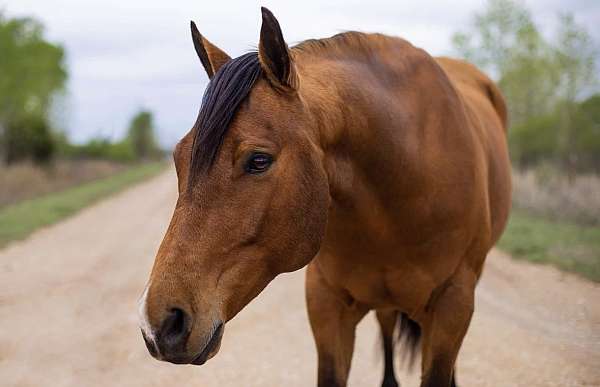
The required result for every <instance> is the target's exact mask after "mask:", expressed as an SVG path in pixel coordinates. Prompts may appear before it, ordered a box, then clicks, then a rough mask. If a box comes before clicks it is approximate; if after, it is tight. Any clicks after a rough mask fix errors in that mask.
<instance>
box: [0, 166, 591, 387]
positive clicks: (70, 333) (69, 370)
mask: <svg viewBox="0 0 600 387" xmlns="http://www.w3.org/2000/svg"><path fill="white" fill-rule="evenodd" d="M174 179H175V178H174V174H173V172H169V173H165V174H163V175H161V176H159V177H157V178H155V179H154V180H152V181H149V182H146V183H143V184H142V185H139V186H137V187H134V188H132V189H130V190H129V191H127V192H124V193H122V194H119V195H118V196H115V197H113V198H111V199H108V200H106V201H103V202H101V203H99V204H97V205H96V206H94V207H91V208H88V209H86V210H84V211H82V212H81V213H80V214H78V215H76V216H75V217H73V218H70V219H68V220H66V221H65V222H62V223H60V224H58V225H56V226H53V227H50V228H48V229H45V230H42V231H40V232H37V233H36V234H34V235H33V236H32V237H31V238H29V239H28V240H26V241H23V242H19V243H14V244H13V245H11V246H9V247H8V248H6V249H4V250H2V251H0V386H57V387H58V386H84V387H87V386H90V387H94V386H203V387H211V386H299V387H300V386H301V387H305V386H314V385H315V384H314V375H315V366H316V356H315V353H314V348H313V342H312V337H311V334H310V330H309V326H308V323H307V317H306V311H305V307H304V297H303V272H302V271H300V272H297V273H293V274H289V275H283V276H281V277H280V278H278V279H277V280H275V281H274V282H273V283H272V284H271V285H270V286H269V287H268V288H267V289H266V290H265V291H264V292H263V293H262V294H261V295H260V296H259V297H258V299H256V300H255V301H254V302H252V303H251V304H250V305H249V306H248V307H247V308H246V309H245V310H243V311H242V312H241V313H240V315H239V316H238V317H236V318H235V319H234V320H233V321H231V322H230V323H229V324H228V325H227V327H226V330H225V337H224V341H223V345H222V347H221V352H220V353H219V354H218V355H217V356H216V357H215V358H214V359H212V360H210V361H209V362H208V363H207V364H206V365H205V366H203V367H194V366H174V365H171V364H167V363H161V362H157V361H155V360H153V359H152V358H150V356H149V355H148V353H147V351H146V349H145V347H144V344H143V342H142V338H141V335H140V333H139V330H138V328H137V317H136V302H137V299H138V297H139V295H140V293H141V291H142V288H143V287H144V283H145V281H146V279H147V277H148V272H149V270H150V267H151V264H152V261H153V259H154V253H155V251H156V248H157V245H158V243H159V242H160V240H161V238H162V235H163V232H164V230H165V228H166V225H167V222H168V220H169V217H170V214H171V211H172V207H173V204H174V198H175V194H176V193H175V189H176V188H175V180H174ZM357 337H358V338H357V345H356V351H355V356H354V362H353V365H352V371H351V377H350V379H351V381H350V385H351V386H356V387H358V386H378V385H379V382H380V374H381V368H382V359H381V356H379V354H378V352H379V351H378V347H377V343H378V341H377V337H378V333H377V329H376V325H375V322H374V317H373V316H372V315H368V316H367V317H366V318H365V319H364V320H363V322H362V323H361V324H360V326H359V328H358V332H357ZM376 349H377V350H376ZM400 378H401V381H402V382H403V386H417V385H418V380H419V375H418V372H414V373H412V374H408V375H407V374H406V372H402V373H401V374H400ZM457 379H458V382H459V384H460V385H461V386H528V387H529V386H600V286H598V285H595V284H591V283H589V282H586V281H584V280H581V279H579V278H576V277H574V276H572V275H567V274H563V273H560V272H558V271H557V270H555V269H553V268H550V267H545V266H534V265H531V264H527V263H522V262H515V261H513V260H511V259H509V258H508V257H506V256H505V255H503V254H501V253H499V252H493V253H492V254H491V256H490V257H489V258H488V263H487V266H486V271H485V275H484V277H483V279H482V281H481V283H480V286H479V289H478V294H477V307H476V312H475V316H474V318H473V322H472V324H471V329H470V331H469V333H468V335H467V338H466V339H465V344H464V346H463V349H462V352H461V356H460V358H459V362H458V371H457Z"/></svg>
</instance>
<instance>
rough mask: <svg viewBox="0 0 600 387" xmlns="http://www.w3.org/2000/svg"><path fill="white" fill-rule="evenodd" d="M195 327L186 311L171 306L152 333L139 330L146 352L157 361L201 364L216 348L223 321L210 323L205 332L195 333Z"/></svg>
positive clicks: (214, 352) (217, 347)
mask: <svg viewBox="0 0 600 387" xmlns="http://www.w3.org/2000/svg"><path fill="white" fill-rule="evenodd" d="M197 330H198V329H194V326H193V321H192V318H191V317H190V315H189V314H188V313H186V312H185V311H184V310H183V309H180V308H171V309H170V310H169V312H168V313H167V314H166V316H165V318H164V320H163V321H162V323H161V324H160V329H158V330H156V331H154V330H152V332H147V330H145V329H142V337H143V338H144V342H145V343H146V347H147V348H148V351H149V352H150V354H151V355H152V356H153V357H154V358H156V359H158V360H162V361H168V362H170V363H174V364H195V365H202V364H204V363H206V361H207V360H208V359H210V358H212V357H213V356H214V355H216V354H217V352H218V351H219V348H220V346H221V339H222V337H223V332H224V323H223V322H222V321H216V322H214V323H213V324H212V327H211V329H209V331H208V334H197V333H195V331H197ZM196 343H199V344H196Z"/></svg>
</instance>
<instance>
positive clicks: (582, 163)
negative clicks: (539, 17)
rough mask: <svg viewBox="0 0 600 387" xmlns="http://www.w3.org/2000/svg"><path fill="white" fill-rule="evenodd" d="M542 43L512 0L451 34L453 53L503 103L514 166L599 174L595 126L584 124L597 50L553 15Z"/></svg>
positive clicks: (568, 19) (497, 0) (567, 20)
mask: <svg viewBox="0 0 600 387" xmlns="http://www.w3.org/2000/svg"><path fill="white" fill-rule="evenodd" d="M559 21H560V23H559V29H558V33H557V34H556V37H555V38H556V39H555V40H553V41H552V42H548V41H546V40H545V39H544V37H543V36H542V35H541V34H540V32H539V30H538V29H537V27H536V25H535V23H534V21H533V19H532V17H531V14H530V12H529V11H528V10H527V9H526V8H525V7H524V6H523V5H522V4H521V3H518V2H516V1H514V0H489V1H488V3H487V6H486V8H485V9H484V10H483V12H480V13H476V14H475V15H474V17H473V22H472V24H471V26H470V27H469V28H468V29H467V30H465V31H462V32H458V33H456V34H455V35H454V36H453V45H454V48H455V50H456V52H457V53H458V54H459V55H461V56H463V57H464V58H466V59H467V60H469V61H471V62H473V63H475V64H477V65H478V66H480V67H481V68H483V69H484V70H486V71H487V72H488V73H489V74H491V75H492V76H493V77H494V78H495V79H496V80H497V83H498V85H499V86H500V88H501V89H502V92H503V94H504V96H505V97H506V99H507V103H508V108H509V115H510V121H511V126H512V127H511V130H510V131H509V137H510V138H509V142H510V145H511V154H512V156H513V159H514V160H515V161H517V163H519V164H520V165H522V166H523V165H531V164H534V163H537V162H540V161H543V160H555V161H558V162H559V164H560V165H562V167H563V168H564V169H565V170H566V171H567V172H568V173H569V176H573V175H574V173H575V171H576V170H579V169H596V170H598V169H600V166H598V162H599V161H600V160H599V159H600V156H595V155H598V154H600V137H598V136H599V133H598V131H599V129H598V124H597V122H598V121H595V118H590V117H592V116H593V115H592V114H590V113H589V111H590V110H591V108H590V106H597V105H596V104H597V100H596V99H590V100H588V101H585V102H584V103H579V102H578V101H580V99H581V98H582V97H583V96H584V95H585V93H587V92H589V91H592V90H593V85H594V80H595V78H594V69H595V58H596V55H597V52H596V50H595V48H594V43H593V42H592V40H591V37H590V35H589V34H588V33H587V31H586V30H585V29H583V28H582V27H580V26H578V25H577V24H576V23H575V20H574V18H573V16H572V15H569V14H562V15H559Z"/></svg>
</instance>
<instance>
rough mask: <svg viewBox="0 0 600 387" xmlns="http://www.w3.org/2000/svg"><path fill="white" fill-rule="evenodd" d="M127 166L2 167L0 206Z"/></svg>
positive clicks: (77, 163) (102, 163)
mask: <svg viewBox="0 0 600 387" xmlns="http://www.w3.org/2000/svg"><path fill="white" fill-rule="evenodd" d="M124 168H125V166H124V165H123V164H118V163H115V162H111V161H104V160H80V161H57V162H55V163H54V164H53V165H50V166H47V167H38V166H35V165H33V164H29V163H22V164H17V165H11V166H9V167H7V166H4V165H0V186H1V189H0V207H4V206H7V205H10V204H14V203H17V202H20V201H23V200H26V199H31V198H35V197H38V196H42V195H45V194H48V193H51V192H57V191H60V190H64V189H65V188H69V187H72V186H76V185H79V184H81V183H84V182H88V181H91V180H95V179H98V178H102V177H106V176H109V175H112V174H114V173H116V172H119V171H121V170H123V169H124Z"/></svg>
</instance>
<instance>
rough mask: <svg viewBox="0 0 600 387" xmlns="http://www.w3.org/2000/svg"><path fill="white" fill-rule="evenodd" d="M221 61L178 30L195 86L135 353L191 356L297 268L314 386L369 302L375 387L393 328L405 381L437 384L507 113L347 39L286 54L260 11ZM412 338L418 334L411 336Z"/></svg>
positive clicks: (442, 61)
mask: <svg viewBox="0 0 600 387" xmlns="http://www.w3.org/2000/svg"><path fill="white" fill-rule="evenodd" d="M262 17H263V22H262V28H261V32H260V42H259V48H258V52H250V53H247V54H245V55H242V56H240V57H238V58H235V59H231V58H230V57H229V56H228V55H227V54H226V53H225V52H223V51H222V50H220V49H219V48H217V47H216V46H215V45H213V44H211V43H210V42H209V41H208V40H207V39H206V38H204V37H203V36H202V35H201V34H200V33H199V32H198V30H197V29H196V27H195V25H194V24H193V23H192V38H193V42H194V46H195V49H196V51H197V53H198V56H199V57H200V61H201V63H202V65H203V66H204V69H205V70H206V72H207V73H208V76H209V77H210V79H211V80H210V83H209V85H208V87H207V90H206V92H205V95H204V98H203V100H202V105H201V108H200V112H199V115H198V118H197V120H196V123H195V125H194V127H193V128H192V129H191V130H190V132H189V133H188V134H187V135H186V136H185V137H184V138H183V139H182V140H181V141H180V142H179V144H178V145H177V147H176V149H175V152H174V160H175V166H176V170H177V177H178V188H179V197H178V199H177V204H176V207H175V211H174V213H173V217H172V219H171V223H170V225H169V228H168V230H167V232H166V235H165V237H164V240H163V242H162V244H161V246H160V248H159V250H158V253H157V256H156V260H155V263H154V267H153V269H152V273H151V275H150V279H149V281H148V284H147V286H146V289H145V291H144V293H143V297H142V299H141V301H140V312H141V313H140V318H141V328H142V333H143V336H144V339H145V341H146V344H147V346H148V349H149V351H150V352H151V354H152V355H153V356H154V357H156V358H157V359H161V360H166V361H170V362H173V363H186V364H187V363H191V364H203V363H204V362H206V361H207V360H208V359H209V358H211V357H213V356H214V355H215V354H216V353H217V352H218V350H219V346H220V342H221V338H222V336H223V333H224V330H225V324H226V323H227V321H229V320H230V319H231V318H233V317H234V316H235V315H236V314H237V313H238V312H239V311H240V310H241V309H242V308H243V307H244V306H245V305H246V304H248V303H249V302H250V301H251V300H252V299H253V298H254V297H256V296H257V295H258V294H259V293H260V292H261V291H262V290H263V289H264V288H265V286H267V284H268V283H269V282H270V281H271V280H272V279H273V278H275V277H276V276H277V275H278V274H280V273H284V272H290V271H294V270H298V269H300V268H302V267H305V266H308V267H307V272H306V299H307V306H308V313H309V318H310V324H311V327H312V331H313V334H314V338H315V342H316V347H317V352H318V375H317V377H318V385H319V386H345V385H346V381H347V378H348V373H349V370H350V362H351V358H352V352H353V346H354V332H355V327H356V324H357V323H358V322H359V321H360V320H361V319H362V318H363V316H364V315H365V314H366V313H367V312H368V311H370V310H375V311H376V315H377V319H378V321H379V323H380V326H381V330H382V334H383V338H384V340H383V348H384V353H385V371H384V379H383V385H384V386H396V385H397V382H396V380H395V376H394V371H393V363H392V358H393V346H394V341H393V338H394V330H395V326H396V325H398V326H399V327H400V334H401V335H405V336H406V338H407V340H406V341H407V342H408V343H411V344H412V345H411V346H409V347H411V348H413V349H416V348H420V349H421V356H422V361H421V364H422V381H421V386H423V387H425V386H429V387H433V386H436V387H437V386H444V387H448V386H450V385H454V364H455V361H456V357H457V355H458V351H459V349H460V346H461V343H462V340H463V337H464V335H465V333H466V332H467V328H468V326H469V322H470V320H471V315H472V313H473V306H474V291H475V285H476V284H477V281H478V278H479V277H480V275H481V271H482V268H483V264H484V260H485V257H486V254H487V253H488V251H489V250H490V248H491V247H492V246H493V245H494V243H495V242H496V241H497V240H498V238H499V236H500V234H501V233H502V230H503V229H504V226H505V224H506V220H507V217H508V213H509V208H510V192H511V184H510V164H509V158H508V152H507V145H506V126H507V122H506V121H507V120H506V108H505V104H504V100H503V98H502V96H501V94H500V93H499V91H498V89H497V88H496V86H495V85H494V84H493V82H492V81H490V80H489V79H488V78H487V77H486V76H485V75H484V74H482V73H481V72H480V71H479V70H477V69H476V68H475V67H474V66H472V65H470V64H468V63H465V62H463V61H459V60H454V59H449V58H435V59H434V58H432V57H431V56H429V55H428V54H427V53H426V52H425V51H423V50H421V49H418V48H415V47H414V46H412V45H411V44H410V43H408V42H406V41H405V40H402V39H399V38H394V37H389V36H385V35H380V34H364V33H358V32H347V33H342V34H339V35H335V36H333V37H331V38H328V39H320V40H308V41H305V42H302V43H300V44H298V45H296V46H295V47H292V48H288V46H287V45H286V43H285V41H284V39H283V35H282V32H281V29H280V26H279V24H278V22H277V20H276V19H275V17H274V16H273V14H272V13H271V12H270V11H268V10H267V9H264V8H263V9H262ZM419 338H420V341H419Z"/></svg>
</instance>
